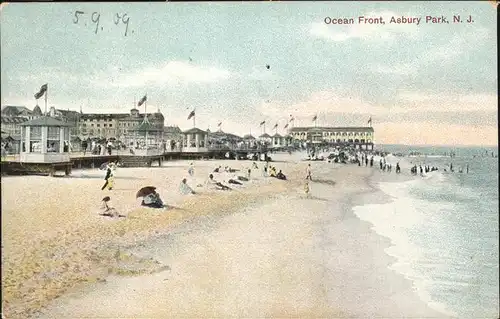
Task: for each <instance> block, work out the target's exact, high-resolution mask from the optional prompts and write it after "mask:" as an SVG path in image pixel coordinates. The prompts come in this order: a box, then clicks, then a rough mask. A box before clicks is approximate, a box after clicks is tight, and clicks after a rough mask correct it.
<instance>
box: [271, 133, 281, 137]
mask: <svg viewBox="0 0 500 319" xmlns="http://www.w3.org/2000/svg"><path fill="white" fill-rule="evenodd" d="M272 137H283V136H281V135H279V134H278V133H276V134H274V135H273V136H272Z"/></svg>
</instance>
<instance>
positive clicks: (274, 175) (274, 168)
mask: <svg viewBox="0 0 500 319" xmlns="http://www.w3.org/2000/svg"><path fill="white" fill-rule="evenodd" d="M269 176H271V177H276V167H274V166H271V167H270V168H269Z"/></svg>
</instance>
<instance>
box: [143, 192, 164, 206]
mask: <svg viewBox="0 0 500 319" xmlns="http://www.w3.org/2000/svg"><path fill="white" fill-rule="evenodd" d="M141 205H142V206H146V207H151V208H163V207H165V205H164V204H163V201H162V200H161V198H160V194H158V193H157V192H156V191H153V192H152V193H150V194H149V195H146V196H144V198H143V199H142V203H141Z"/></svg>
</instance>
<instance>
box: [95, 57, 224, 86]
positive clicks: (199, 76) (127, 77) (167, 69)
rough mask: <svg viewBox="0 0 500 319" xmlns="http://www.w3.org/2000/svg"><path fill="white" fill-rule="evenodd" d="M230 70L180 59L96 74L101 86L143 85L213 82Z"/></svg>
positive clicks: (222, 78) (221, 78)
mask: <svg viewBox="0 0 500 319" xmlns="http://www.w3.org/2000/svg"><path fill="white" fill-rule="evenodd" d="M230 76H231V72H229V71H227V70H223V69H219V68H216V67H202V66H197V65H193V64H190V63H186V62H182V61H169V62H166V63H163V64H160V65H159V66H150V67H146V68H144V69H141V70H137V71H134V72H130V73H123V72H122V71H121V69H117V68H114V69H111V70H110V71H109V72H108V74H103V73H101V74H98V76H97V78H99V79H100V80H99V81H98V82H99V83H101V84H102V85H103V86H109V85H112V86H115V87H122V88H125V87H145V86H161V85H167V84H174V85H175V84H181V83H182V84H186V83H197V84H203V83H214V82H217V81H223V80H227V79H229V78H230Z"/></svg>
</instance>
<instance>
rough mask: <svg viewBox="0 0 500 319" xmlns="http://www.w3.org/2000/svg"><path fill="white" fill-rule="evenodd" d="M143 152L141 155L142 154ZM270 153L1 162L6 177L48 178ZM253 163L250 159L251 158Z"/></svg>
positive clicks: (209, 152) (242, 150)
mask: <svg viewBox="0 0 500 319" xmlns="http://www.w3.org/2000/svg"><path fill="white" fill-rule="evenodd" d="M138 153H139V152H138ZM268 153H269V151H268V150H267V149H264V148H259V149H254V148H251V149H246V148H235V149H230V148H227V147H219V148H213V149H212V148H210V149H208V150H207V151H205V152H186V151H180V150H174V151H163V152H156V154H153V155H142V154H135V155H132V154H130V152H125V151H119V152H117V153H116V154H112V155H92V154H85V155H83V153H72V154H70V156H69V161H65V162H51V163H43V162H39V163H26V162H21V161H20V155H19V154H18V155H17V156H9V158H8V159H7V160H2V162H1V172H2V175H48V176H54V175H55V174H56V173H57V172H58V171H62V172H64V174H65V175H70V174H71V171H72V169H85V168H87V169H88V168H90V169H92V168H97V167H100V166H101V165H102V164H104V163H109V162H116V163H119V165H120V167H151V166H161V165H162V164H163V162H165V161H176V160H210V159H236V158H237V159H241V160H247V158H248V155H249V154H255V157H254V158H253V160H256V161H257V160H264V158H266V157H267V155H268ZM249 160H250V159H249Z"/></svg>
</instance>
